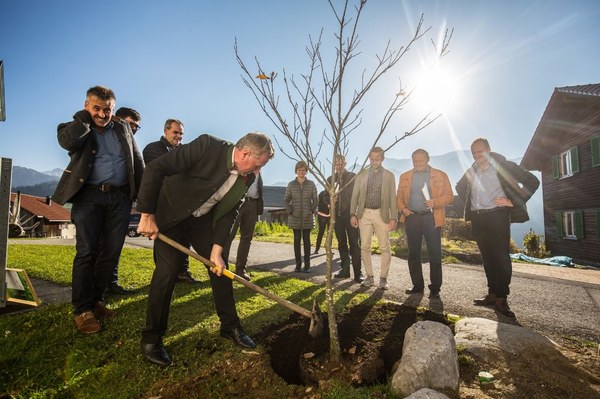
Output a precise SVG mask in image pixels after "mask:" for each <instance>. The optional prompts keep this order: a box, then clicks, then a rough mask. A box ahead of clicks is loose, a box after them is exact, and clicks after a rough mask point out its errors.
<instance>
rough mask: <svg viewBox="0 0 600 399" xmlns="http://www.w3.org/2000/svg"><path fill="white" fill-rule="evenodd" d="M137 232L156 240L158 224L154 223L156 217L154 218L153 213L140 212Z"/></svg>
mask: <svg viewBox="0 0 600 399" xmlns="http://www.w3.org/2000/svg"><path fill="white" fill-rule="evenodd" d="M137 232H138V233H139V234H140V235H142V236H144V237H148V238H149V239H150V240H156V239H157V238H158V226H157V225H156V219H154V215H153V214H151V213H142V216H140V223H139V224H138V228H137Z"/></svg>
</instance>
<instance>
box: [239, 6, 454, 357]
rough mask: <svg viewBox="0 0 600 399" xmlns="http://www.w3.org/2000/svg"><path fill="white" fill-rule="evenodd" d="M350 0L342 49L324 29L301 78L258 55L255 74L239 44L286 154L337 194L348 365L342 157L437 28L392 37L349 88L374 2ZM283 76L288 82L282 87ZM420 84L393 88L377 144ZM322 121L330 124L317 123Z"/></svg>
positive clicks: (249, 79) (342, 23)
mask: <svg viewBox="0 0 600 399" xmlns="http://www.w3.org/2000/svg"><path fill="white" fill-rule="evenodd" d="M350 1H351V0H346V1H345V2H344V4H343V6H341V7H336V6H335V5H334V4H333V0H329V6H330V8H331V10H332V12H333V14H334V16H335V18H336V21H337V25H336V27H337V32H336V33H335V34H334V37H335V49H334V51H333V52H332V54H329V53H325V52H324V51H323V50H322V45H323V40H322V39H323V37H322V36H323V30H321V33H320V34H319V37H318V38H317V39H316V40H313V38H312V37H310V36H309V44H308V45H307V47H306V53H307V55H308V60H309V67H308V71H307V72H306V73H305V74H301V75H300V77H299V78H296V77H295V76H294V75H293V74H292V75H290V76H288V74H287V73H286V70H285V69H284V70H283V71H282V75H283V76H282V78H281V79H277V78H278V76H279V73H277V72H274V71H272V72H267V71H265V70H264V69H263V67H262V66H261V63H260V61H259V59H258V58H257V57H255V62H256V67H257V69H258V74H257V75H255V73H252V72H250V70H249V69H248V67H247V66H246V64H245V63H244V61H243V60H242V58H241V56H240V53H239V50H238V45H237V40H236V43H235V46H234V49H235V54H236V57H237V60H238V63H239V65H240V67H241V69H242V71H243V74H242V79H243V81H244V83H245V84H246V86H248V88H249V89H250V90H251V91H252V93H253V94H254V97H255V98H256V100H257V102H258V104H259V106H260V108H261V109H262V111H263V112H264V113H265V115H266V116H267V117H268V118H269V119H270V120H271V122H272V123H273V125H274V126H275V128H276V129H277V131H278V132H279V134H280V135H281V136H282V137H283V138H285V139H286V140H287V142H288V144H289V145H290V146H291V151H289V150H287V149H286V148H285V147H284V146H283V145H282V144H281V142H280V141H279V139H278V137H277V135H276V136H275V137H274V139H275V141H276V143H277V145H278V147H279V149H280V151H281V152H282V153H283V154H285V155H286V156H287V157H289V158H291V159H293V160H303V161H305V162H307V164H308V165H309V168H310V169H311V172H312V173H313V175H314V176H315V178H316V180H317V181H318V182H319V183H320V184H321V185H322V186H323V187H325V189H326V190H327V191H328V193H329V197H330V198H331V204H330V207H331V208H330V215H331V216H330V227H329V229H328V231H327V236H326V239H325V248H326V253H327V255H326V289H325V297H326V304H327V312H328V324H329V333H330V360H331V361H332V362H333V363H340V361H341V350H340V344H339V336H338V330H337V323H336V314H335V309H334V299H333V288H332V287H333V284H332V257H333V256H332V252H331V244H332V240H333V231H334V229H335V214H336V213H335V206H336V201H335V199H336V196H337V195H339V193H340V192H341V191H342V190H344V189H345V188H346V187H345V186H344V187H339V185H338V184H337V182H336V174H335V171H334V162H333V161H334V159H335V155H337V154H342V155H346V154H347V153H348V149H349V145H350V143H351V141H350V138H351V136H352V135H353V133H354V134H355V133H356V130H357V128H358V127H359V126H360V125H361V123H362V114H363V110H364V108H363V103H364V99H365V96H366V95H367V93H369V92H370V91H371V90H372V89H373V87H374V86H375V84H376V83H377V82H378V81H380V79H381V78H382V77H383V76H384V75H386V74H389V73H390V72H392V71H395V70H396V69H397V64H398V62H399V61H400V60H401V59H402V58H403V57H404V56H405V55H406V54H407V53H408V51H409V50H410V49H411V47H412V46H413V45H414V44H415V43H416V42H417V41H419V40H420V39H421V38H422V37H423V36H424V35H425V34H426V33H427V32H428V31H429V30H430V29H431V28H427V29H424V28H423V16H421V18H420V20H419V23H418V25H417V27H416V29H415V32H414V34H413V35H412V37H410V39H409V40H408V43H407V44H406V45H404V46H401V47H399V48H396V49H392V47H391V42H390V41H388V42H387V44H386V45H385V46H384V48H383V51H382V52H381V54H379V55H376V63H375V65H374V66H372V67H371V68H369V70H367V69H368V68H366V67H363V68H362V73H361V75H360V84H359V86H358V87H354V88H350V89H348V88H347V87H346V86H347V85H348V81H350V80H351V79H350V78H349V76H350V74H349V69H350V68H349V66H350V65H354V64H356V61H357V56H358V55H359V54H360V52H359V44H360V41H359V35H358V27H359V22H360V19H361V15H362V13H363V11H364V7H365V5H366V3H367V0H358V3H357V4H355V5H354V6H351V5H350V4H349V3H350ZM352 11H353V12H352ZM451 37H452V31H450V32H448V30H446V31H445V35H444V37H443V39H442V41H441V43H440V44H439V45H437V46H436V44H435V43H434V45H433V48H434V51H435V53H436V54H435V55H436V57H435V58H436V61H437V60H439V59H440V58H441V57H443V56H444V55H445V54H446V52H447V51H448V45H449V43H450V39H451ZM328 57H331V58H328ZM330 59H331V60H333V61H332V65H327V61H328V60H330ZM353 61H354V63H353ZM281 81H283V83H282V85H279V82H281ZM415 89H416V86H415V87H413V88H411V89H406V88H404V87H402V85H401V84H399V87H398V88H397V90H395V91H394V92H393V93H390V95H389V105H388V106H387V108H385V109H384V110H383V111H384V114H383V117H382V118H381V121H380V122H379V128H378V131H377V132H376V134H375V136H374V138H373V142H372V146H371V147H373V146H376V145H377V144H378V142H379V141H380V139H381V138H382V136H383V135H384V133H385V132H386V130H387V129H388V127H389V125H390V122H391V121H392V120H393V119H394V117H396V115H397V114H398V111H400V110H401V109H402V108H403V107H404V106H405V105H406V104H407V103H408V102H409V101H410V99H411V98H412V96H413V93H414V90H415ZM280 93H281V96H282V97H283V98H284V102H283V103H280ZM440 115H441V114H439V113H438V114H435V113H434V112H433V111H432V112H429V113H427V114H426V115H425V116H423V117H422V118H421V119H420V120H419V121H418V122H416V123H415V124H414V126H413V127H412V128H411V129H410V130H408V131H406V132H404V133H403V134H402V135H401V136H399V137H398V136H396V137H395V138H394V140H393V141H392V144H391V145H389V146H388V147H387V148H386V150H389V149H390V148H392V147H393V146H395V145H396V144H398V143H399V142H400V141H402V140H404V139H405V138H407V137H409V136H412V135H414V134H416V133H418V132H420V131H422V130H423V129H425V128H426V127H427V126H429V125H431V124H432V123H433V122H434V121H435V120H436V119H437V118H438V117H439V116H440ZM318 123H321V124H322V126H319V127H318V128H316V127H315V126H317V124H318ZM367 159H368V154H365V158H364V160H363V162H362V165H361V167H360V168H359V169H360V170H359V172H360V171H361V170H363V169H364V168H365V165H366V162H367ZM329 176H331V178H329Z"/></svg>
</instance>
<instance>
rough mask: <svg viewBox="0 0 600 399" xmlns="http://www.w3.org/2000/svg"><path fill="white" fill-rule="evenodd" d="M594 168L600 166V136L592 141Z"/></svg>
mask: <svg viewBox="0 0 600 399" xmlns="http://www.w3.org/2000/svg"><path fill="white" fill-rule="evenodd" d="M592 166H600V136H597V137H594V138H593V139H592Z"/></svg>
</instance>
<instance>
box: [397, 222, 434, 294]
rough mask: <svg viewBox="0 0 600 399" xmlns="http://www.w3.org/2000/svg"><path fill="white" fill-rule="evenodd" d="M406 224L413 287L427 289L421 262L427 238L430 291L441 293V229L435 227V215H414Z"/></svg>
mask: <svg viewBox="0 0 600 399" xmlns="http://www.w3.org/2000/svg"><path fill="white" fill-rule="evenodd" d="M404 223H405V229H406V241H407V244H408V270H409V272H410V279H411V280H412V284H413V287H414V288H415V289H418V290H422V289H423V288H424V287H425V282H424V280H423V265H422V262H421V246H422V245H423V238H425V242H426V243H427V253H428V255H429V278H430V280H431V284H430V285H429V290H430V291H431V292H439V291H440V287H441V286H442V237H441V228H440V227H435V221H434V220H433V213H426V214H424V215H419V214H412V215H410V216H407V217H406V220H405V222H404Z"/></svg>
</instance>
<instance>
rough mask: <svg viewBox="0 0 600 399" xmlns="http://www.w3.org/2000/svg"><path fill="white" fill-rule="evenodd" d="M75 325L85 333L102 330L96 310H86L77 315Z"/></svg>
mask: <svg viewBox="0 0 600 399" xmlns="http://www.w3.org/2000/svg"><path fill="white" fill-rule="evenodd" d="M75 326H76V327H77V329H78V330H79V331H81V332H82V333H84V334H95V333H97V332H98V331H100V330H102V327H101V326H100V323H98V320H97V319H96V316H94V312H92V311H91V310H86V311H85V312H83V313H80V314H78V315H77V316H75Z"/></svg>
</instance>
